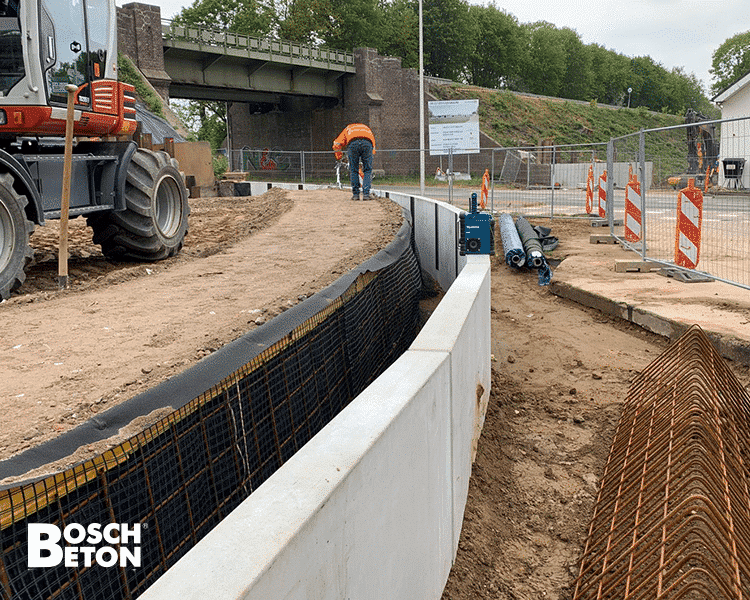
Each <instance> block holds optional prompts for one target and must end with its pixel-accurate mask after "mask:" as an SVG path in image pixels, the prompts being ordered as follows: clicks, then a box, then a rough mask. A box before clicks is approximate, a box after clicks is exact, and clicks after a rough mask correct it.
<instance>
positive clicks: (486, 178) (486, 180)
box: [479, 169, 490, 210]
mask: <svg viewBox="0 0 750 600" xmlns="http://www.w3.org/2000/svg"><path fill="white" fill-rule="evenodd" d="M489 188H490V170H489V169H485V170H484V175H482V194H481V196H480V198H479V208H480V210H484V209H485V208H486V207H487V200H488V198H489Z"/></svg>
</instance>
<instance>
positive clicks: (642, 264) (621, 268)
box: [615, 259, 661, 273]
mask: <svg viewBox="0 0 750 600" xmlns="http://www.w3.org/2000/svg"><path fill="white" fill-rule="evenodd" d="M659 269H661V265H658V264H656V263H654V262H651V261H648V260H620V259H618V260H615V273H650V272H651V271H658V270H659Z"/></svg>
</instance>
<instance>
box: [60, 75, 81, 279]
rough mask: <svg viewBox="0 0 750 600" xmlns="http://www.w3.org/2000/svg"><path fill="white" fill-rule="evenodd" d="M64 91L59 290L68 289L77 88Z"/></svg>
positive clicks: (70, 86) (69, 87)
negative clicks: (71, 179) (64, 116)
mask: <svg viewBox="0 0 750 600" xmlns="http://www.w3.org/2000/svg"><path fill="white" fill-rule="evenodd" d="M65 90H66V91H67V92H68V114H67V116H66V120H65V155H64V157H63V180H62V196H61V202H60V250H59V253H58V255H57V287H58V289H61V290H64V289H65V288H67V287H68V212H69V211H70V178H71V171H72V163H73V118H74V115H75V93H76V91H77V90H78V88H77V87H76V86H75V85H73V84H72V83H70V84H68V85H67V86H65Z"/></svg>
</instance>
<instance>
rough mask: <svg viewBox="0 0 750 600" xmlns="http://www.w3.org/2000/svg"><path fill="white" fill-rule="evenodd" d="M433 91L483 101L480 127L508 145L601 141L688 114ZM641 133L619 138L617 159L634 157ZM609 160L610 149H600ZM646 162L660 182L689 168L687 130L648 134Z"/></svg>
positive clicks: (475, 91)
mask: <svg viewBox="0 0 750 600" xmlns="http://www.w3.org/2000/svg"><path fill="white" fill-rule="evenodd" d="M430 91H431V93H432V94H433V95H435V96H436V97H437V98H438V99H440V100H465V99H475V98H476V99H478V100H479V127H480V130H481V131H482V133H484V134H486V135H488V136H489V137H490V138H492V139H493V140H495V141H496V142H497V143H498V144H500V145H501V146H503V147H511V148H512V147H519V146H520V147H533V146H540V145H542V143H543V142H548V143H550V142H551V143H552V144H554V145H556V146H564V145H568V144H598V143H604V142H608V141H609V140H610V139H612V138H619V137H622V136H627V135H628V134H632V133H636V132H638V131H640V130H641V129H646V130H648V129H657V128H661V127H672V126H674V125H681V124H683V123H684V122H685V119H684V117H683V116H680V115H670V114H663V113H654V112H651V111H648V110H646V109H644V108H642V107H641V108H632V109H631V108H625V107H621V108H610V107H605V106H598V105H597V104H596V103H595V102H591V103H579V102H573V101H570V100H563V99H552V98H536V97H532V96H521V95H517V94H514V93H513V92H508V91H497V90H488V89H485V88H477V87H472V86H463V85H450V86H437V87H433V88H431V90H430ZM637 147H638V138H637V136H634V137H630V138H627V139H625V140H621V141H618V142H617V143H616V146H615V152H616V156H615V160H624V161H625V160H634V157H635V152H636V151H637ZM597 156H598V157H600V159H606V150H605V149H604V148H602V149H601V151H597ZM646 160H648V161H651V162H653V165H654V167H653V168H654V179H655V181H660V180H662V179H665V178H666V177H668V176H670V175H674V174H676V173H681V172H683V171H684V170H685V169H686V168H687V140H686V133H685V130H684V129H675V130H669V131H664V132H654V133H648V134H647V135H646Z"/></svg>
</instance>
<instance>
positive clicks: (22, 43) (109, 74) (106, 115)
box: [0, 0, 189, 300]
mask: <svg viewBox="0 0 750 600" xmlns="http://www.w3.org/2000/svg"><path fill="white" fill-rule="evenodd" d="M116 11H117V9H116V7H115V0H65V1H61V0H0V300H2V299H6V298H8V297H9V296H10V294H11V292H12V291H13V290H15V289H16V288H18V287H19V286H20V285H21V284H22V283H23V281H24V279H25V273H24V269H25V268H26V267H27V265H28V264H29V262H30V261H31V260H32V257H33V251H32V248H31V246H30V245H29V238H30V236H31V234H32V232H33V231H34V228H35V227H36V226H37V225H44V223H45V222H46V221H47V220H48V219H57V218H60V216H61V214H62V212H61V207H62V202H61V198H62V185H63V181H62V180H63V158H64V149H65V144H64V136H65V125H66V116H67V109H66V105H67V98H68V91H67V90H68V89H71V90H72V88H69V86H71V85H74V86H75V88H76V91H75V93H74V96H73V98H74V102H75V108H74V128H73V135H74V140H75V143H74V147H73V156H72V165H71V178H70V204H69V215H70V217H71V218H74V217H79V216H80V217H84V218H85V219H86V221H87V224H88V225H89V226H90V227H91V228H92V230H93V241H94V243H95V244H99V245H100V246H101V248H102V252H103V254H104V255H105V257H107V258H108V259H111V260H143V261H155V260H160V259H163V258H166V257H168V256H173V255H174V254H176V253H177V252H179V250H180V248H181V247H182V244H183V241H184V238H185V234H186V232H187V224H188V223H187V221H188V213H189V206H188V193H187V189H186V187H185V182H184V179H183V177H182V175H181V173H180V171H179V165H178V164H177V161H176V160H174V159H173V158H171V157H170V156H169V154H167V153H166V152H154V151H151V150H148V149H145V148H139V147H138V145H137V144H136V143H135V142H134V141H133V140H132V134H133V133H134V132H135V130H136V126H137V122H136V111H135V89H134V88H133V86H132V85H130V84H127V83H124V82H122V81H118V78H117V12H116Z"/></svg>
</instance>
